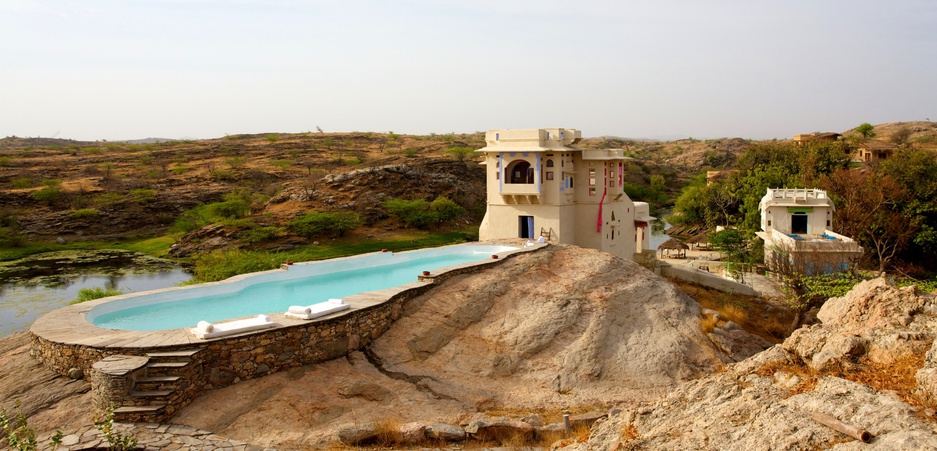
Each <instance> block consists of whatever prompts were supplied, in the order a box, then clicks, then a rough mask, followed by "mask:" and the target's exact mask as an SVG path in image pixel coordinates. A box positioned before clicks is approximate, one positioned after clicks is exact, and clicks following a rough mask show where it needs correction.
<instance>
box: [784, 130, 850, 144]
mask: <svg viewBox="0 0 937 451" xmlns="http://www.w3.org/2000/svg"><path fill="white" fill-rule="evenodd" d="M840 136H842V135H840V134H839V133H833V132H824V133H820V132H815V133H801V134H799V135H794V144H797V145H799V146H803V145H805V144H807V143H809V142H833V141H836V140H838V139H839V138H840Z"/></svg>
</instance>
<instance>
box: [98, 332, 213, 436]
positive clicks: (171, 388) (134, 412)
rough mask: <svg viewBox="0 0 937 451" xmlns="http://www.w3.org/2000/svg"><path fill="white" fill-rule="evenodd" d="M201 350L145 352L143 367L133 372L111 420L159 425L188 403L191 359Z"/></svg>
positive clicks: (195, 372) (193, 372) (194, 370)
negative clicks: (128, 386) (120, 403)
mask: <svg viewBox="0 0 937 451" xmlns="http://www.w3.org/2000/svg"><path fill="white" fill-rule="evenodd" d="M201 350H202V349H201V348H194V349H184V350H177V351H163V352H148V353H146V354H145V356H146V358H147V359H148V361H147V363H146V365H144V366H143V367H142V368H140V369H139V370H137V371H135V372H134V373H133V376H132V387H131V389H130V391H129V393H128V396H127V397H126V398H125V399H124V402H123V403H122V404H123V405H122V406H121V407H118V408H115V409H114V421H117V422H122V423H130V422H136V423H140V422H159V421H160V420H162V419H164V418H167V417H169V416H171V415H172V414H173V413H175V412H176V411H177V410H178V409H179V408H181V407H183V406H184V405H186V404H188V403H189V402H190V401H191V400H192V398H193V396H191V395H193V394H194V393H193V391H192V390H189V388H190V387H192V385H193V382H194V381H193V377H194V376H198V373H199V372H200V371H198V369H197V368H195V366H196V365H195V364H194V362H193V357H194V356H195V355H196V354H198V353H199V352H200V351H201Z"/></svg>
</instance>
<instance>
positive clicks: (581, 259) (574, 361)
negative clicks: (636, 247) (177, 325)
mask: <svg viewBox="0 0 937 451" xmlns="http://www.w3.org/2000/svg"><path fill="white" fill-rule="evenodd" d="M403 316H404V317H403V318H401V320H400V321H398V323H397V324H396V325H395V326H394V327H393V328H391V330H389V331H388V332H387V333H385V334H384V335H383V336H382V337H381V338H380V339H378V340H377V341H376V342H375V343H374V344H373V345H372V351H373V353H374V354H375V355H377V356H379V357H380V361H381V362H380V363H381V364H382V366H383V370H384V371H388V372H392V373H403V374H406V375H408V376H409V377H423V378H425V380H424V383H425V384H426V385H427V386H429V387H430V388H431V389H433V390H437V391H438V392H439V393H441V394H445V395H448V396H454V397H458V398H460V399H470V400H473V401H474V402H475V403H476V405H477V406H478V407H479V408H485V407H490V406H500V405H510V406H514V407H522V406H541V405H544V404H548V405H550V404H552V405H557V406H563V405H568V403H569V402H570V401H571V400H573V399H575V400H576V401H578V402H607V401H610V400H615V399H626V398H628V393H629V392H630V393H633V392H634V390H642V389H654V388H663V387H668V386H670V385H671V384H673V383H674V382H676V381H680V380H685V379H688V378H692V377H696V376H699V375H701V374H703V373H706V372H710V371H712V370H713V369H715V368H716V367H718V366H720V365H721V364H722V363H723V362H724V361H728V360H729V357H728V356H727V355H726V354H724V353H723V352H722V351H720V350H719V349H718V348H717V347H716V346H714V345H713V343H712V342H711V341H710V340H709V339H708V338H707V337H706V335H705V334H704V333H703V332H702V329H701V328H700V322H699V305H698V304H696V302H694V301H693V300H691V299H689V298H688V297H686V296H685V295H683V294H682V293H680V292H679V291H677V290H676V289H675V288H674V287H673V285H671V284H670V283H668V282H667V281H665V280H663V279H661V278H660V277H658V276H656V275H654V274H652V273H651V272H649V271H647V270H645V269H644V268H642V267H640V266H639V265H637V264H635V263H633V262H630V261H625V260H621V259H617V258H613V257H612V256H610V255H609V254H606V253H603V252H598V251H594V250H590V249H581V248H575V247H565V246H551V247H550V248H548V249H546V250H543V251H540V252H535V253H533V254H529V255H524V256H522V257H519V258H516V259H513V260H512V261H509V262H505V264H504V265H501V266H499V267H498V269H496V270H493V271H485V272H483V273H481V274H477V275H471V276H465V277H457V278H454V279H452V280H449V281H447V283H445V284H444V285H443V286H441V287H439V288H438V289H437V290H434V291H433V292H432V293H431V294H430V295H428V296H424V297H422V298H419V299H416V300H414V301H412V302H410V303H408V304H407V305H405V307H404V315H403ZM570 394H572V396H570Z"/></svg>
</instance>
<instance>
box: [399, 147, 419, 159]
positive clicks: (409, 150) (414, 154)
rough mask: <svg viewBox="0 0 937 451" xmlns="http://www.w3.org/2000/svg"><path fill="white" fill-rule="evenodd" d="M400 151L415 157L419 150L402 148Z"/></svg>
mask: <svg viewBox="0 0 937 451" xmlns="http://www.w3.org/2000/svg"><path fill="white" fill-rule="evenodd" d="M401 152H403V154H404V155H405V156H408V157H415V156H416V154H418V153H420V151H419V150H417V149H404V150H402V151H401Z"/></svg>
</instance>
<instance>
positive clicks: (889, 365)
mask: <svg viewBox="0 0 937 451" xmlns="http://www.w3.org/2000/svg"><path fill="white" fill-rule="evenodd" d="M817 316H818V318H819V319H820V320H821V321H822V323H821V324H816V325H813V326H810V327H805V328H802V329H799V330H797V331H796V332H795V333H794V334H793V335H792V336H791V337H789V338H788V339H787V340H786V341H785V342H784V343H783V344H781V345H777V346H775V347H773V348H771V349H770V350H768V351H765V352H763V353H760V354H758V355H756V356H754V357H752V358H750V359H748V360H745V361H743V362H740V363H738V364H734V365H732V366H730V368H729V369H728V371H725V372H722V373H717V374H714V375H712V376H708V377H706V378H703V379H700V380H696V381H693V382H689V383H686V384H683V385H681V386H680V387H678V388H677V389H676V390H674V391H673V392H672V393H671V394H670V395H668V396H667V397H665V398H663V399H661V400H660V401H658V402H656V403H653V404H648V405H644V406H638V407H634V406H632V407H627V408H624V409H623V410H622V412H621V413H620V414H618V415H615V416H613V417H611V418H610V419H609V420H608V421H606V422H604V423H601V424H600V425H599V426H597V427H596V428H595V429H594V430H593V434H592V437H591V438H590V440H589V442H588V443H584V444H577V445H574V446H571V447H568V448H566V449H576V450H586V449H589V450H592V449H613V448H616V449H618V450H637V449H642V450H643V449H648V450H651V449H653V450H677V449H680V450H685V449H739V450H745V449H784V450H813V449H836V450H851V449H875V450H902V449H907V450H919V449H937V425H935V422H934V417H933V413H932V412H927V411H924V410H923V407H921V406H927V405H933V404H934V402H935V401H937V398H935V396H934V395H935V390H934V388H935V385H934V382H935V378H934V373H935V368H937V360H935V358H937V351H934V350H933V349H932V346H933V343H934V337H935V331H937V301H935V297H934V296H932V295H927V294H921V293H917V292H915V290H914V289H913V288H901V289H898V288H895V287H893V286H891V285H889V284H888V283H887V282H886V281H885V280H884V279H877V280H872V281H866V282H863V283H861V284H859V285H857V286H856V287H855V288H853V290H852V291H850V292H849V293H848V294H847V295H846V296H843V297H841V298H833V299H830V300H829V301H827V303H826V304H825V305H824V306H823V308H822V309H821V310H820V312H819V314H818V315H817ZM921 362H923V367H921V364H922V363H921ZM915 379H916V381H917V385H918V386H917V388H916V389H915V388H913V385H914V381H915ZM873 386H874V387H873ZM909 402H910V403H911V404H909ZM912 404H913V405H912ZM915 406H917V407H915ZM814 412H820V413H825V414H828V415H832V416H833V417H835V418H837V419H838V420H840V421H843V422H845V423H847V424H850V425H852V426H855V427H859V428H862V429H865V430H868V431H869V432H871V433H872V435H873V436H874V438H873V439H872V441H871V443H870V444H868V445H866V444H863V443H861V442H858V441H857V440H855V439H853V438H849V437H847V436H845V435H843V434H841V433H839V432H836V431H834V430H832V429H830V428H829V427H827V426H824V425H821V424H820V423H818V422H816V421H814V420H812V419H811V416H812V414H813V413H814Z"/></svg>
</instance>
